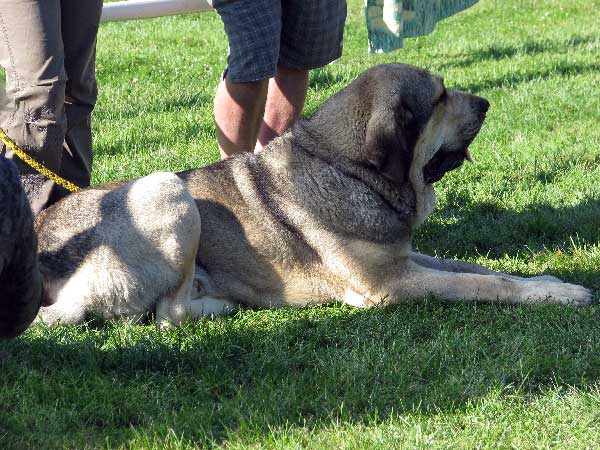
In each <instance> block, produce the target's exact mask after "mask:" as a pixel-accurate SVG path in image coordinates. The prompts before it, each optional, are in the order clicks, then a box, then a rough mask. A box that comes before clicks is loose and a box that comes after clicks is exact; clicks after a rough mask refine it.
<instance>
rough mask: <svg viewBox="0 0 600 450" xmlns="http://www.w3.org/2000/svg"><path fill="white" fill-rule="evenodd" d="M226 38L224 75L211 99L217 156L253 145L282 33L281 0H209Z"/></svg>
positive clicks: (274, 67)
mask: <svg viewBox="0 0 600 450" xmlns="http://www.w3.org/2000/svg"><path fill="white" fill-rule="evenodd" d="M213 6H214V7H215V9H216V10H217V12H218V13H219V15H220V16H221V19H222V21H223V25H224V27H225V32H226V33H227V37H228V39H229V57H228V67H227V70H226V75H225V76H224V77H223V80H222V81H221V83H220V84H219V87H218V88H217V93H216V95H215V105H214V108H215V122H216V126H217V140H218V143H219V149H220V151H221V157H223V158H227V157H229V156H232V155H233V154H236V153H240V152H243V151H252V150H254V147H255V145H256V138H257V136H258V130H259V129H260V124H261V121H262V117H263V113H264V109H265V101H266V99H267V87H268V80H269V78H271V77H273V76H275V74H276V71H277V59H278V57H279V35H280V32H281V3H280V0H254V1H251V2H249V1H247V0H226V1H220V0H214V1H213Z"/></svg>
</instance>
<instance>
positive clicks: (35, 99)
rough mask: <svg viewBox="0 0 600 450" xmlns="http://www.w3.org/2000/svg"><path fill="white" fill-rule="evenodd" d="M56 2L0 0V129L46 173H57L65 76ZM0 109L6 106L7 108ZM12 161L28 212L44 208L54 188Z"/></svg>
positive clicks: (41, 176) (19, 162) (22, 163)
mask: <svg viewBox="0 0 600 450" xmlns="http://www.w3.org/2000/svg"><path fill="white" fill-rule="evenodd" d="M60 28H61V17H60V1H59V0H0V65H2V67H3V68H4V69H5V70H6V97H7V98H5V99H2V100H3V101H2V102H1V103H2V104H3V106H4V108H5V109H4V110H3V111H1V112H0V127H2V129H3V130H4V131H5V132H6V133H7V134H8V135H9V136H10V137H11V138H12V139H13V140H14V141H15V142H16V144H17V145H18V146H19V147H21V148H22V149H23V150H24V151H26V152H27V153H28V154H29V155H30V156H32V157H33V158H34V159H35V160H36V161H38V162H40V163H41V164H43V165H44V166H46V167H47V168H48V169H50V170H52V171H54V172H58V170H59V168H60V164H61V156H62V142H63V138H64V134H65V130H66V117H65V111H64V100H65V99H64V95H65V83H66V74H65V70H64V66H63V64H64V57H63V44H62V39H61V34H60ZM6 104H9V106H8V107H7V106H6ZM0 149H1V152H0V153H4V154H5V155H6V156H7V157H9V158H13V159H14V161H15V163H16V164H17V167H18V169H19V172H20V175H21V181H22V183H23V187H24V188H25V192H26V193H27V196H28V198H29V201H30V203H31V206H32V209H33V210H34V213H36V214H37V213H38V212H39V211H40V210H41V209H42V208H44V207H45V206H46V203H47V201H48V197H49V194H50V191H51V189H52V186H53V185H54V183H53V182H52V181H50V180H48V179H47V178H46V177H45V176H43V175H42V174H39V173H37V172H36V171H35V170H34V169H32V168H31V167H29V166H28V165H27V164H25V163H24V162H22V161H21V160H20V159H19V158H16V157H14V155H13V153H12V151H11V150H9V149H6V148H3V146H0Z"/></svg>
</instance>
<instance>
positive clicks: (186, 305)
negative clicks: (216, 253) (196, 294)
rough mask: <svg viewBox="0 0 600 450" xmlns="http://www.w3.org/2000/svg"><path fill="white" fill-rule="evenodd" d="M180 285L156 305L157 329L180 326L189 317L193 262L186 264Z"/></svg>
mask: <svg viewBox="0 0 600 450" xmlns="http://www.w3.org/2000/svg"><path fill="white" fill-rule="evenodd" d="M187 266H188V267H186V270H185V276H184V278H183V281H182V283H181V285H180V286H179V287H178V288H177V290H176V291H175V292H173V293H172V294H170V295H166V296H164V297H162V298H160V299H159V300H158V302H157V303H156V324H157V325H158V327H159V328H167V327H169V326H171V325H180V324H181V323H182V322H184V321H185V320H186V319H187V318H188V317H190V302H191V294H192V287H193V282H194V262H193V261H192V262H191V264H189V263H188V265H187Z"/></svg>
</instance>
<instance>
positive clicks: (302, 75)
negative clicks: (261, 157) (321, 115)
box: [255, 66, 308, 151]
mask: <svg viewBox="0 0 600 450" xmlns="http://www.w3.org/2000/svg"><path fill="white" fill-rule="evenodd" d="M307 90H308V70H295V69H287V68H285V67H281V66H280V67H278V68H277V75H276V76H275V78H271V79H270V80H269V90H268V94H267V101H266V106H265V113H264V118H263V122H262V124H261V126H260V130H259V133H258V140H257V142H256V147H255V151H258V150H260V149H262V148H263V147H264V146H266V145H267V144H268V143H269V142H270V141H271V140H272V139H273V138H275V137H277V136H280V135H282V134H283V133H284V132H285V131H286V130H288V129H289V128H290V127H291V126H292V125H293V124H294V122H295V121H296V120H297V119H298V117H299V116H300V114H301V113H302V108H304V100H305V99H306V92H307Z"/></svg>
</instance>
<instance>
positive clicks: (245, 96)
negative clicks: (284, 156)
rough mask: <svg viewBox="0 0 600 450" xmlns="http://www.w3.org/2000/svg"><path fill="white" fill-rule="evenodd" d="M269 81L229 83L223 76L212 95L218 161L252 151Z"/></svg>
mask: <svg viewBox="0 0 600 450" xmlns="http://www.w3.org/2000/svg"><path fill="white" fill-rule="evenodd" d="M267 84H268V80H258V81H251V82H247V83H232V82H231V81H230V80H229V79H228V77H227V76H226V77H225V78H224V79H223V80H222V81H221V83H220V84H219V87H218V88H217V93H216V95H215V105H214V108H215V122H216V126H217V142H218V144H219V151H220V152H221V158H222V159H225V158H228V157H230V156H232V155H234V154H236V153H241V152H248V151H252V150H253V149H254V146H255V144H256V139H257V136H258V130H259V127H260V123H261V121H262V117H263V112H264V108H265V100H266V97H267Z"/></svg>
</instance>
